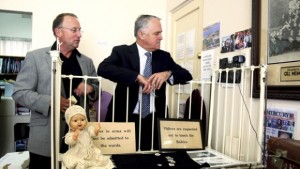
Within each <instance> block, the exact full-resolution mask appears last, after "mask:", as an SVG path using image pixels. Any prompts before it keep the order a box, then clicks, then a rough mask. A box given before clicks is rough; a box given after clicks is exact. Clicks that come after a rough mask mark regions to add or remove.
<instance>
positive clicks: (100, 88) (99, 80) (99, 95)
mask: <svg viewBox="0 0 300 169" xmlns="http://www.w3.org/2000/svg"><path fill="white" fill-rule="evenodd" d="M98 82H99V91H98V111H97V112H96V113H98V119H97V121H98V122H100V121H101V101H102V82H101V78H98ZM104 121H105V119H104Z"/></svg>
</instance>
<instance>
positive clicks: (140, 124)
mask: <svg viewBox="0 0 300 169" xmlns="http://www.w3.org/2000/svg"><path fill="white" fill-rule="evenodd" d="M139 90H142V86H140V89H139ZM139 105H140V108H139V131H138V132H139V147H138V151H141V133H142V95H139Z"/></svg>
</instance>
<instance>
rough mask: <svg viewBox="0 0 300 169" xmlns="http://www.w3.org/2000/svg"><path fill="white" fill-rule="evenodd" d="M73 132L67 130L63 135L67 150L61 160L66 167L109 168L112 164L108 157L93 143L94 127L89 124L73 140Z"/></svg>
mask: <svg viewBox="0 0 300 169" xmlns="http://www.w3.org/2000/svg"><path fill="white" fill-rule="evenodd" d="M74 133H75V132H73V131H69V132H68V133H67V134H66V136H65V143H66V144H67V145H69V150H68V151H67V152H66V153H64V154H63V155H62V162H63V163H64V165H65V166H66V167H67V168H68V169H75V168H76V169H87V168H89V169H92V168H94V169H96V168H97V169H110V168H113V164H112V162H111V160H110V159H109V157H107V156H104V155H103V154H101V150H100V149H99V148H98V147H96V146H95V145H94V143H93V142H92V139H91V137H95V133H94V127H93V126H89V127H88V129H84V130H82V131H81V132H80V134H79V135H78V139H77V140H76V141H74V140H73V135H74Z"/></svg>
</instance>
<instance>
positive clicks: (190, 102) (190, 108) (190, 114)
mask: <svg viewBox="0 0 300 169" xmlns="http://www.w3.org/2000/svg"><path fill="white" fill-rule="evenodd" d="M192 88H193V82H191V83H190V89H191V91H190V101H189V119H191V116H192V113H191V112H192V99H193V95H192V93H193V90H192Z"/></svg>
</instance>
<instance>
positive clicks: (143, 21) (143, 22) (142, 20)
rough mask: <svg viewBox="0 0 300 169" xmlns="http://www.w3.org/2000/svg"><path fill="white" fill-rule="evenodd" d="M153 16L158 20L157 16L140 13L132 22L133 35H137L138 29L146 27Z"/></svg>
mask: <svg viewBox="0 0 300 169" xmlns="http://www.w3.org/2000/svg"><path fill="white" fill-rule="evenodd" d="M153 18H155V19H158V20H160V18H159V17H157V16H154V15H140V16H139V17H138V18H137V19H136V21H135V24H134V36H135V37H137V33H138V31H139V30H141V29H144V28H147V27H148V23H149V21H150V20H151V19H153Z"/></svg>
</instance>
